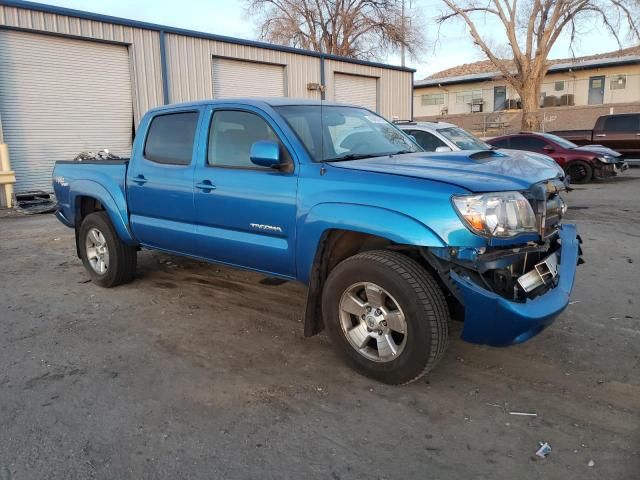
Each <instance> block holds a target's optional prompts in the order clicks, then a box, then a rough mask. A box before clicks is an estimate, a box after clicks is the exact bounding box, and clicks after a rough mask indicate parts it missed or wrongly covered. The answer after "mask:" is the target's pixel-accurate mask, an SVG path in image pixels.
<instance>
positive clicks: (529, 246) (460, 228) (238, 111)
mask: <svg viewBox="0 0 640 480" xmlns="http://www.w3.org/2000/svg"><path fill="white" fill-rule="evenodd" d="M563 175H564V174H563V172H562V170H561V169H560V168H558V167H557V166H556V164H555V163H554V162H553V161H551V160H550V159H548V158H546V157H544V156H540V155H535V154H531V155H530V156H528V155H518V156H511V155H509V154H505V153H501V152H497V151H494V150H479V151H466V152H448V153H425V152H423V151H422V149H421V148H420V147H419V146H418V145H417V144H416V143H415V141H414V140H413V139H412V138H411V137H410V136H408V135H407V134H405V133H403V132H402V131H401V130H399V129H398V128H397V127H396V126H394V125H392V124H391V123H389V122H387V121H386V120H385V119H383V118H382V117H380V116H378V115H376V114H375V113H373V112H371V111H369V110H367V109H364V108H359V107H354V106H348V105H339V104H331V103H327V102H317V101H308V100H294V99H288V98H286V99H247V100H228V101H222V100H219V101H213V100H212V101H204V102H198V103H189V104H181V105H169V106H165V107H161V108H157V109H154V110H151V111H149V112H148V113H147V114H146V115H145V117H144V118H143V119H142V121H141V123H140V126H139V129H138V134H137V135H136V139H135V142H134V146H133V152H132V155H131V159H128V160H112V161H109V160H107V161H83V162H74V161H61V162H58V163H57V164H56V166H55V169H54V172H53V185H54V189H55V194H56V197H57V199H58V202H59V209H58V212H57V216H58V218H59V219H60V221H62V222H63V223H64V224H65V225H67V226H69V227H71V228H74V229H75V232H76V247H77V252H78V255H79V257H80V258H81V259H82V262H83V263H84V265H85V267H86V269H87V270H88V272H89V275H90V276H91V278H92V280H93V281H94V282H95V283H97V284H98V285H101V286H103V287H113V286H116V285H119V284H122V283H125V282H128V281H130V280H131V279H132V278H133V277H134V274H135V269H136V255H137V252H138V250H140V249H141V248H149V249H155V250H161V251H165V252H170V253H173V254H179V255H185V256H189V257H193V258H198V259H202V260H205V261H209V262H215V263H221V264H225V265H231V266H234V267H239V268H244V269H249V270H254V271H257V272H262V273H265V274H268V275H270V276H277V277H282V278H284V279H291V280H298V281H300V282H302V283H304V284H305V285H307V286H308V296H307V304H306V312H305V320H304V322H305V323H304V331H305V335H307V336H311V335H314V334H317V333H319V332H320V331H322V330H323V329H326V330H327V332H328V334H329V336H330V337H331V339H332V342H333V344H334V345H335V346H336V348H337V349H338V350H339V351H340V352H341V353H342V354H344V356H345V358H346V359H347V360H348V361H349V363H350V364H351V365H352V366H353V367H354V368H355V369H356V370H358V371H359V372H361V373H363V374H365V375H368V376H370V377H372V378H375V379H378V380H380V381H383V382H386V383H390V384H403V383H408V382H411V381H413V380H416V379H418V378H420V377H421V376H422V375H424V374H425V373H426V372H428V371H429V370H430V369H432V368H433V367H434V366H435V365H436V363H437V362H438V360H439V359H440V358H441V357H442V356H443V353H444V352H445V349H446V346H447V341H448V321H449V319H450V317H452V316H453V317H459V318H460V319H463V320H464V326H463V330H462V337H463V339H465V340H467V341H470V342H475V343H481V344H487V345H495V346H506V345H511V344H514V343H520V342H523V341H525V340H527V339H529V338H531V337H532V336H534V335H536V334H537V333H538V332H540V331H541V330H542V329H543V328H544V327H546V326H547V325H549V324H550V323H551V322H552V321H553V319H554V318H555V317H556V316H557V315H558V314H559V313H560V312H562V310H563V309H564V308H565V307H566V306H567V303H568V299H569V294H570V292H571V289H572V286H573V281H574V275H575V271H576V265H577V264H578V263H580V262H581V250H580V245H579V243H580V238H579V237H578V235H577V233H576V228H575V226H573V225H569V224H564V225H563V224H561V219H562V216H563V214H564V213H565V210H566V206H565V203H564V201H563V199H562V197H561V195H560V194H561V192H562V191H563V190H565V187H566V186H565V182H564V178H563Z"/></svg>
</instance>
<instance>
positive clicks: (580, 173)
mask: <svg viewBox="0 0 640 480" xmlns="http://www.w3.org/2000/svg"><path fill="white" fill-rule="evenodd" d="M567 174H568V175H569V179H570V181H571V183H575V184H578V185H581V184H584V183H589V182H590V181H591V179H592V178H593V168H592V167H591V165H589V164H588V163H587V162H585V161H584V160H574V161H573V162H571V163H570V164H569V168H567Z"/></svg>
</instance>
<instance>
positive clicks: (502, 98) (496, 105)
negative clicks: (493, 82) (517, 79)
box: [493, 87, 507, 112]
mask: <svg viewBox="0 0 640 480" xmlns="http://www.w3.org/2000/svg"><path fill="white" fill-rule="evenodd" d="M505 108H507V87H493V111H494V112H501V111H502V110H504V109H505Z"/></svg>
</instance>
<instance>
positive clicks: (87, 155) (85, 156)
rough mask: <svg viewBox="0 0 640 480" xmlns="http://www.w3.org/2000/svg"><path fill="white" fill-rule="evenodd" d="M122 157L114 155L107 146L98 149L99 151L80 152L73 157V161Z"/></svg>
mask: <svg viewBox="0 0 640 480" xmlns="http://www.w3.org/2000/svg"><path fill="white" fill-rule="evenodd" d="M121 159H122V157H119V156H118V155H114V154H113V153H111V152H110V151H109V149H108V148H105V149H104V150H100V151H99V152H80V153H79V154H78V155H76V158H74V159H73V161H74V162H86V161H88V160H121Z"/></svg>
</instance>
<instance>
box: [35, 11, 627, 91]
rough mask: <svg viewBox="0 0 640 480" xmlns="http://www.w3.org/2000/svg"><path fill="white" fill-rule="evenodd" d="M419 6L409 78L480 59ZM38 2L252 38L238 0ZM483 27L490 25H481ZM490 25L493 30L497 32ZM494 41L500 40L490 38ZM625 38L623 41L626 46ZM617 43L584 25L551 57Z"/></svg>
mask: <svg viewBox="0 0 640 480" xmlns="http://www.w3.org/2000/svg"><path fill="white" fill-rule="evenodd" d="M408 1H411V3H412V4H413V7H414V8H419V9H420V10H421V11H422V14H423V16H424V18H425V23H426V25H425V27H426V29H425V30H426V38H427V46H426V48H425V50H424V52H423V53H422V54H421V55H420V58H418V59H408V61H407V66H409V67H412V68H415V69H416V70H417V71H416V74H415V78H416V80H417V79H421V78H424V77H426V76H428V75H430V74H432V73H435V72H438V71H440V70H444V69H446V68H450V67H454V66H456V65H461V64H463V63H471V62H475V61H477V60H483V59H484V58H485V57H484V55H483V54H482V52H480V50H479V49H478V48H477V47H475V46H474V45H473V43H472V42H471V40H470V39H469V36H468V34H467V32H466V28H465V26H464V25H463V24H462V23H460V22H458V21H454V22H451V23H449V24H447V25H445V26H443V27H442V28H441V29H440V31H439V32H438V27H437V26H436V25H435V24H434V22H433V21H432V19H433V18H434V17H435V16H436V15H437V14H438V13H439V11H440V8H441V5H442V2H441V0H408ZM40 3H47V4H50V5H58V6H61V7H67V8H75V9H78V10H84V11H90V12H95V13H101V14H104V15H113V16H116V17H124V18H128V19H133V20H141V21H145V22H151V23H158V24H161V25H169V26H173V27H180V28H187V29H190V30H197V31H201V32H207V33H214V34H218V35H228V36H232V37H238V38H244V39H252V40H253V39H256V37H257V28H256V25H255V24H254V22H253V21H252V19H251V18H248V16H247V13H246V11H245V9H244V4H243V2H242V1H241V0H177V1H176V0H173V1H171V0H40ZM484 27H485V28H494V27H495V25H493V24H490V23H489V24H487V25H485V26H484ZM498 30H499V29H498V28H495V31H498ZM496 40H497V43H499V42H500V39H496ZM630 45H631V44H630V43H629V42H626V43H625V44H624V45H623V46H630ZM617 48H618V44H617V43H616V41H615V39H613V38H612V37H610V36H608V35H606V34H603V33H602V32H601V29H600V28H598V26H597V25H591V24H587V25H584V27H583V31H582V36H581V40H580V41H579V42H578V43H576V44H574V46H573V49H574V53H572V52H571V51H570V49H569V42H568V39H567V38H560V40H559V41H558V43H557V44H556V45H555V47H554V48H553V50H552V52H551V58H565V57H571V56H573V55H574V54H575V56H583V55H592V54H596V53H603V52H608V51H611V50H616V49H617ZM381 61H383V62H385V63H391V64H396V65H399V64H400V58H399V56H398V55H393V54H392V55H389V56H388V57H387V58H384V59H381Z"/></svg>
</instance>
